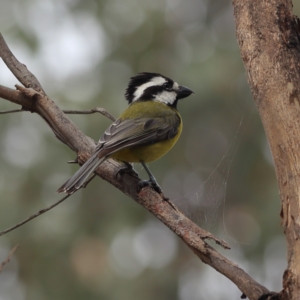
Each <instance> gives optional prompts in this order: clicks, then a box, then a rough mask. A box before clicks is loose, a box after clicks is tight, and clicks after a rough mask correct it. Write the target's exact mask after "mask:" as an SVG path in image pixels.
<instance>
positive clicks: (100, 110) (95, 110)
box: [63, 107, 116, 121]
mask: <svg viewBox="0 0 300 300" xmlns="http://www.w3.org/2000/svg"><path fill="white" fill-rule="evenodd" d="M63 112H64V113H65V114H74V115H90V114H94V113H100V114H101V115H103V116H105V117H107V118H109V119H110V120H112V121H115V120H116V118H115V117H114V116H113V115H111V114H110V113H109V112H108V111H107V110H106V109H104V108H102V107H95V108H93V109H90V110H66V109H64V110H63Z"/></svg>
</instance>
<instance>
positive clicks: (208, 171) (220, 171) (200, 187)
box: [166, 100, 251, 238]
mask: <svg viewBox="0 0 300 300" xmlns="http://www.w3.org/2000/svg"><path fill="white" fill-rule="evenodd" d="M249 106H250V105H249V100H247V101H246V104H245V107H244V110H243V113H242V116H241V118H240V121H239V123H238V124H237V129H236V131H235V133H234V134H233V137H232V138H231V139H230V138H229V141H230V142H229V144H228V146H227V149H226V150H225V152H224V154H223V155H222V156H221V158H220V159H219V161H218V163H217V164H216V165H215V166H213V167H212V168H202V169H200V168H198V169H196V168H194V170H193V171H192V172H190V170H189V171H188V172H182V171H180V170H178V171H177V172H176V170H175V172H172V173H173V175H171V176H172V178H169V179H168V181H169V180H171V181H172V182H173V184H172V185H173V187H174V186H176V185H177V183H178V186H179V185H181V186H183V188H182V191H181V192H179V190H176V188H175V189H173V192H172V191H171V193H169V192H168V193H169V194H171V196H172V194H173V195H174V196H173V197H171V199H172V201H174V203H175V204H176V206H177V207H178V208H179V209H180V210H181V211H182V212H183V213H184V214H185V215H186V216H188V217H189V218H190V219H191V220H192V221H193V222H195V223H196V224H198V225H199V226H201V227H202V228H205V229H206V230H208V231H210V232H212V233H216V232H219V231H222V234H223V235H226V236H227V237H228V236H229V234H228V233H227V230H226V224H225V221H224V212H225V208H226V191H227V185H228V184H230V182H229V181H228V180H229V175H230V170H231V166H232V163H233V161H234V158H235V155H236V152H237V150H238V146H239V143H240V142H241V137H242V136H243V134H244V132H245V130H246V129H247V124H248V122H249V119H250V116H251V109H249ZM180 172H181V173H180ZM166 184H167V183H166ZM167 185H168V184H167ZM178 192H179V193H178ZM178 195H180V196H179V197H178ZM229 237H230V236H229ZM230 238H231V237H230Z"/></svg>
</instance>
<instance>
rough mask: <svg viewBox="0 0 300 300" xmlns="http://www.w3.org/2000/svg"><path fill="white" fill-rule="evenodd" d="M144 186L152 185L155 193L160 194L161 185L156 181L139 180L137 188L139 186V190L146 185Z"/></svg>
mask: <svg viewBox="0 0 300 300" xmlns="http://www.w3.org/2000/svg"><path fill="white" fill-rule="evenodd" d="M146 186H150V187H152V188H153V189H154V190H155V191H156V192H157V193H159V194H162V189H161V187H160V186H159V185H158V183H157V182H156V181H153V180H141V181H140V182H139V183H138V188H139V192H140V190H141V189H142V188H144V187H146Z"/></svg>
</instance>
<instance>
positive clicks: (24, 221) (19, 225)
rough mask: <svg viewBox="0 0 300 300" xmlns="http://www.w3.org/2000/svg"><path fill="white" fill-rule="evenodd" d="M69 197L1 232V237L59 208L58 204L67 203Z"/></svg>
mask: <svg viewBox="0 0 300 300" xmlns="http://www.w3.org/2000/svg"><path fill="white" fill-rule="evenodd" d="M69 197H70V195H66V196H65V197H64V198H62V199H60V200H59V201H57V202H55V203H54V204H52V205H50V206H48V207H46V208H43V209H41V210H39V211H38V212H37V213H35V214H33V215H31V216H30V217H28V218H26V219H25V220H23V221H22V222H20V223H18V224H16V225H14V226H12V227H9V228H7V229H5V230H3V231H1V232H0V236H2V235H4V234H6V233H8V232H10V231H12V230H14V229H16V228H18V227H21V226H22V225H24V224H25V223H27V222H29V221H30V220H32V219H35V218H36V217H38V216H40V215H42V214H44V213H45V212H47V211H49V210H50V209H52V208H53V207H55V206H57V205H58V204H60V203H62V202H63V201H65V200H66V199H67V198H69Z"/></svg>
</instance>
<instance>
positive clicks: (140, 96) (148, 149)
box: [57, 72, 193, 195]
mask: <svg viewBox="0 0 300 300" xmlns="http://www.w3.org/2000/svg"><path fill="white" fill-rule="evenodd" d="M192 93H193V91H192V90H190V89H189V88H187V87H185V86H181V85H179V84H178V83H177V82H175V81H173V80H172V79H170V78H168V77H166V76H163V75H161V74H159V73H151V72H142V73H138V74H137V75H135V76H133V77H131V78H130V81H129V84H128V87H127V89H126V92H125V98H126V100H127V101H128V104H129V105H128V107H127V108H126V109H125V110H124V111H123V113H121V115H120V116H119V118H118V119H117V120H116V121H114V122H113V123H112V124H111V125H110V126H109V127H108V128H107V129H106V130H105V132H104V133H103V135H102V136H101V137H100V140H99V142H98V144H97V146H96V148H95V151H94V153H93V154H92V155H91V157H90V158H89V159H88V160H87V161H86V162H85V163H84V164H83V165H82V166H81V168H79V169H78V171H77V172H76V173H75V174H74V175H73V176H72V177H71V178H70V179H69V180H68V181H66V182H65V183H64V184H63V185H62V186H61V187H60V188H59V189H58V190H57V192H58V193H61V192H64V193H67V194H69V195H70V194H73V193H74V192H76V191H77V190H78V189H80V188H81V187H83V186H84V185H85V183H86V181H87V180H88V178H89V177H90V175H91V174H92V173H93V172H94V171H95V170H96V169H97V168H98V166H99V165H100V164H101V163H103V162H104V161H105V160H106V159H108V158H113V159H115V160H117V161H121V162H124V163H125V165H126V167H125V169H127V170H129V171H130V170H133V167H132V165H131V163H141V164H142V166H143V167H144V169H145V171H146V172H147V174H148V176H149V180H142V181H140V183H139V186H140V187H144V186H145V185H150V186H151V187H152V188H154V189H155V190H156V191H157V192H159V193H161V192H162V190H161V188H160V186H159V185H158V183H157V181H156V179H155V177H154V176H153V174H152V173H151V171H150V170H149V168H148V166H147V165H146V163H149V162H152V161H155V160H157V159H159V158H161V157H162V156H163V155H165V154H166V153H167V152H168V151H169V150H170V149H171V148H172V147H173V146H174V144H175V143H176V142H177V140H178V138H179V136H180V134H181V132H182V118H181V116H180V114H179V112H178V110H177V105H178V101H179V100H181V99H184V98H186V97H188V96H190V95H191V94H192Z"/></svg>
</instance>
